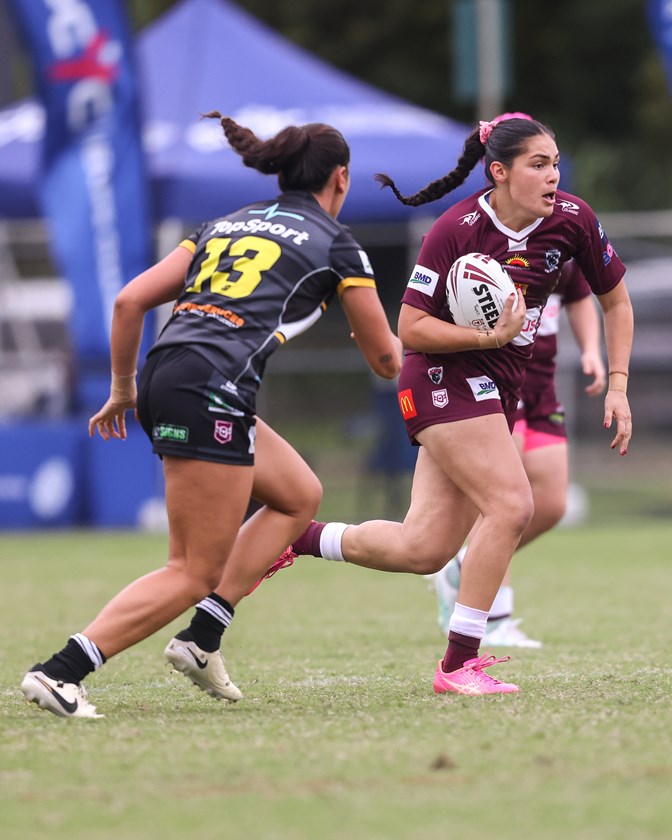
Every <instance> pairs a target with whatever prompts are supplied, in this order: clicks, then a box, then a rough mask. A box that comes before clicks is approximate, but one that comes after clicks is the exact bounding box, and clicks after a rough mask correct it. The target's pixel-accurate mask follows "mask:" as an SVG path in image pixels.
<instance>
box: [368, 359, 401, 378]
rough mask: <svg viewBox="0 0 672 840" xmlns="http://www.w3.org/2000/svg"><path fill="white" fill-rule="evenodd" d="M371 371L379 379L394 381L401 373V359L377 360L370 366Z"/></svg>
mask: <svg viewBox="0 0 672 840" xmlns="http://www.w3.org/2000/svg"><path fill="white" fill-rule="evenodd" d="M371 370H372V371H373V372H374V373H375V374H376V376H380V378H381V379H396V378H397V376H399V374H400V372H401V359H397V358H396V356H394V357H392V358H390V359H387V360H382V359H379V360H378V362H377V363H376V364H374V365H371Z"/></svg>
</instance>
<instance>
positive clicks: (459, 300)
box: [446, 254, 517, 329]
mask: <svg viewBox="0 0 672 840" xmlns="http://www.w3.org/2000/svg"><path fill="white" fill-rule="evenodd" d="M515 294H516V287H515V285H514V283H513V280H511V278H510V277H509V275H508V274H507V272H506V271H505V270H504V269H503V268H502V267H501V265H500V264H499V263H498V262H497V260H493V259H492V257H488V256H487V255H486V254H465V255H464V256H462V257H459V259H457V260H455V262H454V263H453V264H452V266H451V267H450V271H449V272H448V280H447V283H446V300H447V303H448V308H449V309H450V314H451V315H452V316H453V320H454V321H455V323H456V324H458V325H459V326H461V327H476V329H493V327H494V326H495V324H496V323H497V320H498V318H499V316H500V315H501V314H502V310H503V309H504V305H505V304H506V300H507V298H508V297H509V295H515ZM516 304H517V299H516V301H515V303H514V310H515V308H516Z"/></svg>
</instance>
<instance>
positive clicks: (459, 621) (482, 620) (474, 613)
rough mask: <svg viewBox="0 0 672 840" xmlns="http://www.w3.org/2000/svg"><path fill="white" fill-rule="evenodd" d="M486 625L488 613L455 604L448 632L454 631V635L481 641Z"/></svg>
mask: <svg viewBox="0 0 672 840" xmlns="http://www.w3.org/2000/svg"><path fill="white" fill-rule="evenodd" d="M487 623H488V613H487V612H485V610H477V609H474V608H473V607H465V606H464V604H455V609H454V610H453V614H452V615H451V617H450V624H449V625H448V630H449V631H450V630H454V631H455V632H456V633H461V634H462V635H463V636H471V637H472V638H474V639H482V638H483V636H485V627H486V625H487Z"/></svg>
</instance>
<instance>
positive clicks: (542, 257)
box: [402, 189, 625, 396]
mask: <svg viewBox="0 0 672 840" xmlns="http://www.w3.org/2000/svg"><path fill="white" fill-rule="evenodd" d="M490 192H491V189H487V190H484V191H483V192H480V193H476V194H475V195H473V196H471V197H469V198H467V199H465V200H464V201H461V202H460V203H458V204H456V205H454V206H453V207H451V208H450V209H449V210H447V211H446V212H445V213H443V215H442V216H440V217H439V218H438V219H437V221H436V222H435V223H434V224H433V225H432V227H431V229H430V231H429V233H428V234H427V236H426V237H425V238H424V240H423V243H422V247H421V249H420V254H419V256H418V263H417V265H416V267H415V268H414V269H413V272H412V273H411V278H410V280H409V282H408V286H407V288H406V291H405V293H404V296H403V298H402V301H403V303H406V304H408V305H410V306H415V307H416V308H418V309H422V310H423V311H424V312H427V313H429V314H430V315H433V316H435V317H437V318H441V319H442V320H444V321H449V322H451V323H452V322H453V318H452V316H451V314H450V310H449V309H448V305H447V302H446V277H447V275H448V271H449V270H450V267H451V265H452V264H453V263H454V262H455V260H456V259H457V258H458V257H459V256H461V255H463V254H468V253H481V254H488V255H489V256H491V257H493V258H494V259H496V260H497V261H498V262H499V263H500V264H501V265H502V266H503V267H504V268H505V269H506V270H507V271H508V272H509V274H510V276H511V279H512V280H513V282H514V283H515V284H516V286H518V287H519V288H520V289H521V290H522V292H523V294H524V296H525V303H526V306H527V319H526V322H525V324H524V326H523V330H522V331H521V333H520V335H518V336H516V338H514V339H513V341H512V342H509V344H507V345H506V346H505V347H502V348H500V349H499V350H469V351H465V354H466V355H468V356H469V357H470V360H471V361H472V362H476V363H478V365H479V367H481V369H482V371H483V373H484V374H485V375H487V376H489V377H491V378H492V379H494V381H495V382H496V383H497V385H498V386H500V387H501V388H505V389H506V390H508V391H509V392H511V393H513V394H515V395H516V396H517V395H518V394H519V391H520V387H521V383H522V378H523V373H524V368H525V366H526V365H527V363H528V362H529V359H530V356H531V355H532V346H533V343H534V340H535V337H536V335H537V330H538V328H539V323H540V320H541V313H542V311H543V309H544V306H545V304H546V301H547V300H548V297H549V295H550V294H551V292H552V291H553V290H554V288H555V286H556V284H557V282H558V280H559V278H560V273H561V271H562V267H563V265H564V264H565V263H566V262H568V261H569V260H571V259H572V258H573V259H575V260H576V263H577V265H578V267H579V269H580V270H581V271H582V272H583V274H584V276H585V278H586V281H587V282H588V285H589V286H590V288H591V289H592V291H593V292H595V293H596V294H605V293H606V292H609V291H611V290H612V289H613V288H614V287H615V286H617V285H618V283H619V282H620V281H621V279H622V278H623V275H624V274H625V267H624V265H623V263H622V262H621V260H620V259H619V257H618V255H617V254H616V252H615V251H614V249H613V248H612V246H611V244H610V243H609V240H608V239H607V236H606V234H605V233H604V231H603V229H602V226H601V225H600V223H599V221H598V220H597V217H596V216H595V213H594V212H593V210H592V209H591V208H590V206H589V205H588V204H586V202H585V201H583V200H582V199H580V198H578V197H576V196H573V195H570V194H569V193H565V192H562V191H558V192H557V194H556V200H555V207H554V209H553V213H552V215H551V216H549V217H548V218H545V217H544V218H540V219H537V220H536V221H535V222H533V223H532V224H531V225H529V226H528V227H527V228H525V229H524V230H522V231H514V230H511V229H510V228H507V227H506V226H505V225H503V224H502V223H501V222H500V221H499V219H498V218H497V217H496V215H495V213H494V211H493V210H492V208H491V207H490V204H489V203H488V194H489V193H490ZM425 355H426V356H427V361H428V365H430V366H433V365H442V364H443V365H449V364H450V359H451V356H455V354H453V353H446V354H431V355H430V354H425Z"/></svg>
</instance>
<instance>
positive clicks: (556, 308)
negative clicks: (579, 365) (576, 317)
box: [523, 260, 591, 398]
mask: <svg viewBox="0 0 672 840" xmlns="http://www.w3.org/2000/svg"><path fill="white" fill-rule="evenodd" d="M590 293H591V290H590V286H589V285H588V283H587V282H586V278H585V277H584V276H583V273H582V272H581V270H580V269H579V267H578V266H577V264H576V262H575V260H570V261H569V262H568V263H565V265H564V266H563V269H562V274H561V275H560V280H559V281H558V285H557V286H556V287H555V289H554V290H553V292H552V294H551V295H549V298H548V300H547V302H546V306H545V307H544V311H543V314H542V316H541V322H540V324H539V329H538V330H537V337H536V339H535V341H534V345H533V348H532V358H531V359H530V361H529V362H528V364H527V367H526V369H525V384H524V385H523V398H524V394H525V391H527V390H528V389H529V388H532V387H535V383H537V382H539V380H540V379H543V380H544V381H546V380H548V379H553V377H554V376H555V357H556V355H557V353H558V330H559V328H560V310H561V309H562V307H563V306H566V305H567V304H568V303H574V302H575V301H577V300H582V299H583V298H585V297H588V295H589V294H590Z"/></svg>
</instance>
